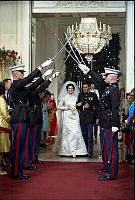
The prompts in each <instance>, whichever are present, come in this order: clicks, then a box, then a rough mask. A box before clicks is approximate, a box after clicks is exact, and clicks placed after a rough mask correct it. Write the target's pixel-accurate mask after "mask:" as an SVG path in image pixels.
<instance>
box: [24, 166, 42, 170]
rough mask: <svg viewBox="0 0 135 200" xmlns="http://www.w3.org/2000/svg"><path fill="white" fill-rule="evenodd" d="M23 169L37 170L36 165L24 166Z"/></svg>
mask: <svg viewBox="0 0 135 200" xmlns="http://www.w3.org/2000/svg"><path fill="white" fill-rule="evenodd" d="M23 169H24V170H37V169H38V168H37V166H31V167H24V168H23Z"/></svg>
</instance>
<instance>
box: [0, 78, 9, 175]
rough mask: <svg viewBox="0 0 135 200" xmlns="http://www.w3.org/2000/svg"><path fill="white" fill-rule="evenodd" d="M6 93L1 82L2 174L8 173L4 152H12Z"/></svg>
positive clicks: (0, 171) (0, 168) (0, 130)
mask: <svg viewBox="0 0 135 200" xmlns="http://www.w3.org/2000/svg"><path fill="white" fill-rule="evenodd" d="M4 95H5V88H4V85H3V83H1V82H0V164H1V166H0V175H5V174H7V172H6V171H5V170H3V168H2V166H3V165H5V164H6V163H5V160H4V157H3V154H4V153H8V152H10V142H9V134H11V127H10V124H9V121H10V115H9V113H8V107H7V103H6V101H5V99H4Z"/></svg>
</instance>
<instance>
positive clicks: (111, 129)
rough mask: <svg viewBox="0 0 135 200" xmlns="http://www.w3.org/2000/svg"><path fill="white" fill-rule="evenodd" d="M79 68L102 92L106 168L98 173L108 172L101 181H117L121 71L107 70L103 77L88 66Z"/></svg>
mask: <svg viewBox="0 0 135 200" xmlns="http://www.w3.org/2000/svg"><path fill="white" fill-rule="evenodd" d="M78 67H79V68H80V69H81V70H82V71H83V73H84V74H88V75H89V77H90V78H91V79H92V81H93V82H94V84H95V86H96V88H97V89H98V90H99V91H100V92H101V98H100V110H99V116H98V117H99V125H100V142H101V149H102V159H103V164H104V167H103V169H100V170H98V172H106V173H105V175H104V176H100V177H99V180H100V181H107V180H113V179H117V177H118V161H119V153H118V130H119V126H120V118H119V107H120V92H119V87H118V83H117V82H118V75H119V70H114V69H110V68H105V73H104V74H102V77H100V75H98V74H97V73H96V72H94V71H92V70H90V69H89V68H88V67H87V66H86V65H83V64H79V65H78Z"/></svg>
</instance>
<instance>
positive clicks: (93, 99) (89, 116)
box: [76, 92, 98, 157]
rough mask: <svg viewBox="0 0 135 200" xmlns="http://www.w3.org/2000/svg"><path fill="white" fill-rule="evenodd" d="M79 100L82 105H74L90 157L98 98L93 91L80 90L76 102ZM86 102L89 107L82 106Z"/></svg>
mask: <svg viewBox="0 0 135 200" xmlns="http://www.w3.org/2000/svg"><path fill="white" fill-rule="evenodd" d="M80 102H83V103H82V105H81V106H76V108H77V110H79V117H80V125H81V130H82V135H83V138H84V141H85V145H86V148H87V151H88V155H89V157H91V156H92V154H93V125H94V124H95V123H96V119H97V116H96V113H97V109H98V98H97V95H96V94H94V93H93V92H88V93H87V92H86V93H84V92H82V93H79V95H78V100H77V104H78V103H80ZM86 103H88V104H89V108H84V105H85V104H86Z"/></svg>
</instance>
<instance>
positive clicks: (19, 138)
mask: <svg viewBox="0 0 135 200" xmlns="http://www.w3.org/2000/svg"><path fill="white" fill-rule="evenodd" d="M51 63H52V60H51V59H49V60H47V61H45V62H44V63H43V64H41V65H40V66H39V67H37V68H36V69H35V70H34V71H33V72H32V73H31V74H29V75H28V76H27V77H25V78H24V72H25V71H24V65H20V66H14V67H12V68H11V70H12V74H13V83H12V85H11V87H10V94H11V98H12V102H13V106H14V108H13V112H12V114H11V120H10V124H11V126H12V130H13V152H12V162H11V176H12V177H13V178H16V179H28V178H29V176H28V175H24V174H23V166H24V160H25V144H26V133H27V126H28V108H27V103H28V102H27V91H26V88H25V86H26V85H27V84H29V83H30V82H31V81H32V80H33V79H34V78H35V77H36V76H38V74H39V73H40V72H41V70H42V69H43V68H44V67H46V66H48V65H50V64H51Z"/></svg>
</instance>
